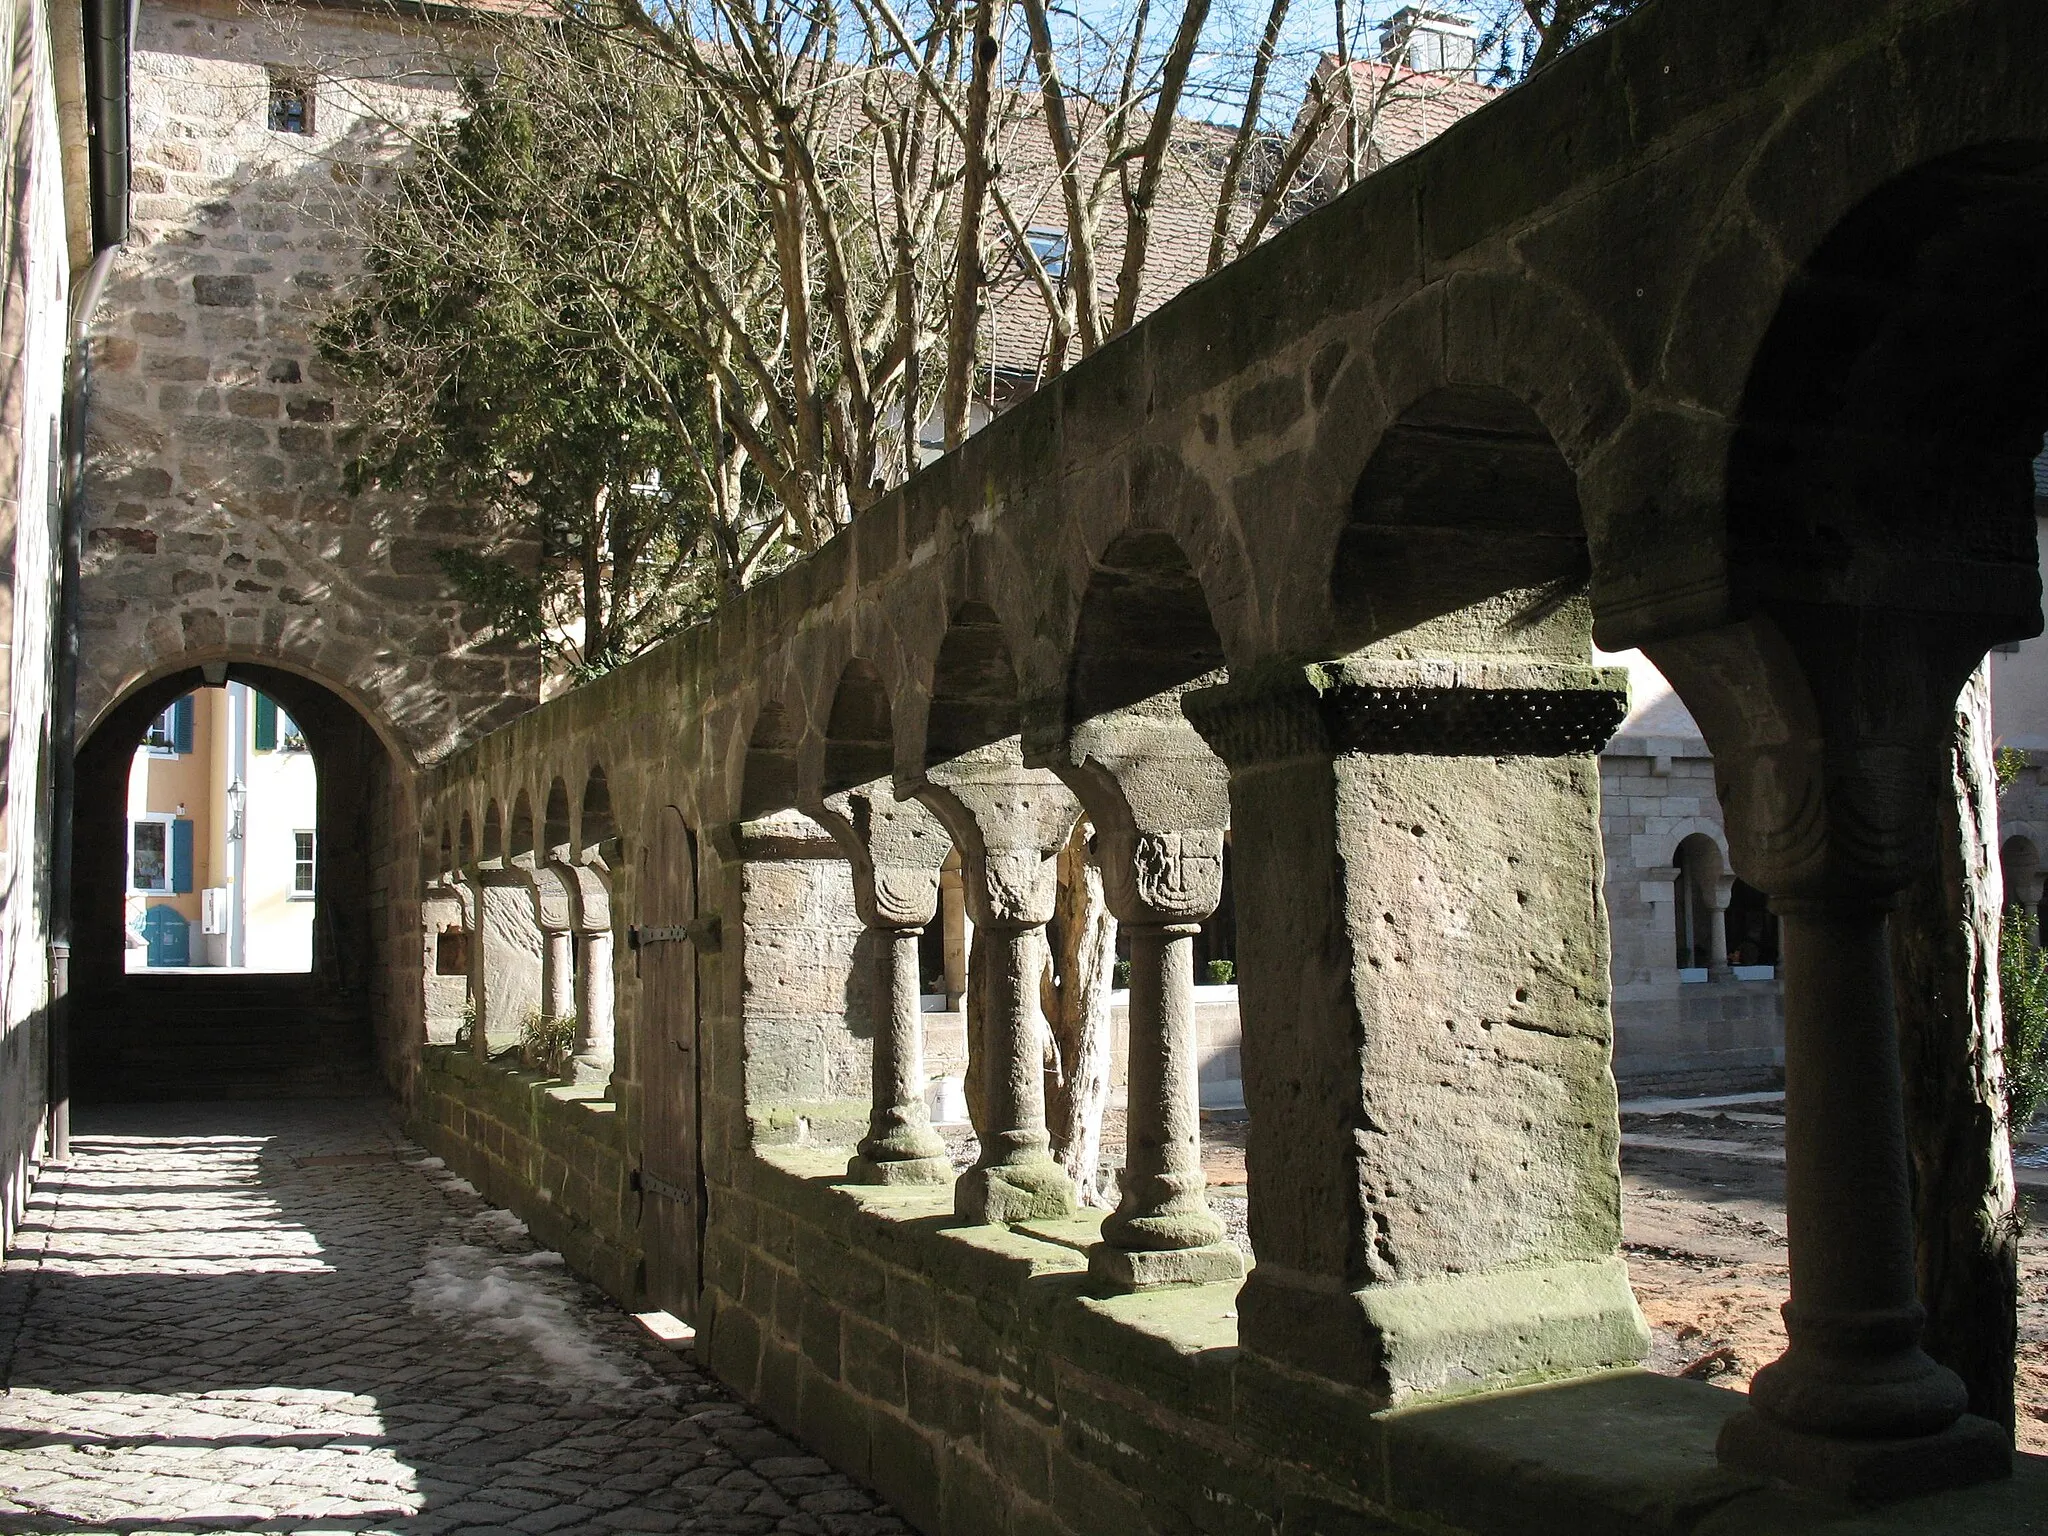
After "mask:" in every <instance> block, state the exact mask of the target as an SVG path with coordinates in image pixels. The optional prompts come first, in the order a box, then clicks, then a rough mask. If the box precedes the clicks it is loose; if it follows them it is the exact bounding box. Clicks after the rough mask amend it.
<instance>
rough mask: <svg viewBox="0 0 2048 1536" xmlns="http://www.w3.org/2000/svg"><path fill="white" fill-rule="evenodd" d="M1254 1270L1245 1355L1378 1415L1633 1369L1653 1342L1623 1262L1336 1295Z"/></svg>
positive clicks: (1243, 1318)
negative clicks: (1353, 1394)
mask: <svg viewBox="0 0 2048 1536" xmlns="http://www.w3.org/2000/svg"><path fill="white" fill-rule="evenodd" d="M1319 1279H1320V1277H1318V1276H1310V1275H1286V1274H1283V1273H1282V1272H1281V1271H1280V1269H1279V1267H1278V1266H1277V1265H1272V1264H1265V1263H1261V1264H1260V1265H1259V1266H1258V1267H1257V1268H1255V1269H1253V1270H1252V1272H1251V1275H1250V1278H1249V1279H1247V1280H1246V1282H1245V1286H1244V1289H1243V1290H1242V1291H1240V1292H1239V1293H1238V1302H1237V1310H1238V1318H1239V1324H1238V1338H1239V1341H1240V1342H1241V1344H1242V1345H1243V1347H1244V1348H1245V1349H1246V1350H1248V1351H1250V1352H1253V1353H1256V1354H1259V1355H1263V1356H1264V1357H1265V1358H1267V1359H1268V1360H1272V1361H1275V1362H1277V1363H1278V1364H1281V1365H1285V1366H1291V1367H1293V1368H1294V1369H1295V1370H1298V1371H1302V1372H1305V1373H1307V1374H1309V1375H1312V1376H1321V1377H1324V1378H1326V1379H1329V1380H1333V1381H1340V1382H1344V1383H1347V1384H1349V1385H1352V1386H1357V1387H1361V1388H1364V1389H1365V1390H1366V1391H1367V1392H1369V1393H1372V1394H1373V1395H1374V1396H1376V1397H1378V1398H1379V1399H1380V1400H1381V1401H1382V1402H1383V1403H1384V1404H1387V1405H1393V1404H1398V1403H1403V1402H1412V1401H1417V1400H1420V1399H1423V1398H1428V1397H1433V1396H1442V1395H1445V1394H1448V1393H1461V1392H1471V1391H1477V1390H1483V1389H1486V1388H1492V1387H1505V1386H1513V1385H1517V1384H1520V1383H1524V1382H1532V1381H1540V1380H1543V1379H1545V1378H1554V1377H1560V1376H1569V1375H1575V1374H1578V1373H1580V1372H1584V1371H1594V1370H1605V1369H1609V1368H1611V1367H1614V1366H1622V1365H1634V1364H1636V1363H1637V1362H1638V1361H1640V1360H1641V1359H1642V1358H1643V1357H1644V1356H1645V1355H1647V1354H1648V1353H1649V1352H1650V1331H1649V1329H1648V1327H1647V1326H1645V1324H1644V1322H1643V1315H1642V1313H1641V1312H1640V1311H1638V1310H1637V1308H1636V1299H1635V1295H1634V1293H1633V1292H1631V1291H1630V1290H1629V1284H1628V1266H1627V1265H1626V1264H1625V1263H1623V1261H1622V1260H1621V1259H1620V1258H1613V1259H1597V1260H1582V1261H1578V1262H1574V1263H1565V1264H1548V1265H1545V1266H1543V1267H1542V1268H1540V1269H1510V1270H1500V1271H1496V1272H1494V1273H1491V1274H1487V1273H1481V1274H1474V1275H1453V1276H1447V1277H1445V1278H1442V1279H1436V1280H1424V1281H1418V1282H1416V1283H1415V1284H1412V1285H1384V1286H1371V1287H1368V1288H1366V1289H1364V1290H1360V1291H1340V1290H1334V1289H1330V1288H1327V1285H1326V1284H1319V1283H1318V1281H1319Z"/></svg>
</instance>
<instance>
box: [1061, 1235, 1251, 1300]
mask: <svg viewBox="0 0 2048 1536" xmlns="http://www.w3.org/2000/svg"><path fill="white" fill-rule="evenodd" d="M1088 1278H1089V1279H1090V1280H1092V1281H1094V1282H1095V1284H1096V1286H1097V1287H1098V1288H1099V1289H1101V1290H1105V1291H1115V1292H1119V1293H1121V1292H1127V1291H1156V1290H1159V1289H1161V1288H1162V1287H1165V1286H1169V1285H1214V1284H1218V1283H1221V1282H1223V1281H1236V1280H1242V1279H1243V1278H1244V1255H1243V1254H1241V1253H1239V1252H1238V1251H1237V1244H1235V1243H1229V1242H1224V1243H1205V1244H1203V1245H1202V1246H1201V1247H1199V1248H1158V1249H1132V1248H1115V1247H1112V1246H1111V1245H1110V1244H1108V1243H1096V1244H1095V1245H1094V1246H1093V1247H1091V1248H1090V1249H1089V1250H1088Z"/></svg>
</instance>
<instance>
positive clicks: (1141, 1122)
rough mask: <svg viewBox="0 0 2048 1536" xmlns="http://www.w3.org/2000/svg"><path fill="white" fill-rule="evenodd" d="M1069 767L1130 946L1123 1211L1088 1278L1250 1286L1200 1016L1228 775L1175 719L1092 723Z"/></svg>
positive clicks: (1152, 710) (1153, 715) (1154, 712)
mask: <svg viewBox="0 0 2048 1536" xmlns="http://www.w3.org/2000/svg"><path fill="white" fill-rule="evenodd" d="M1167 702H1168V704H1169V706H1172V705H1173V702H1174V701H1172V700H1170V699H1169V700H1168V701H1167ZM1062 756H1063V758H1064V762H1063V763H1062V765H1061V767H1060V768H1059V770H1058V771H1059V773H1060V776H1061V777H1062V778H1063V779H1065V780H1066V782H1067V784H1068V786H1069V787H1070V788H1072V789H1073V791H1074V792H1075V794H1076V795H1077V796H1079V798H1080V800H1081V803H1082V804H1083V805H1084V806H1085V807H1086V808H1087V811H1088V816H1089V819H1090V820H1091V821H1092V822H1093V823H1094V825H1095V844H1096V850H1097V859H1098V862H1099V863H1100V865H1101V868H1102V885H1103V895H1104V898H1105V900H1106V901H1107V903H1108V905H1109V909H1110V911H1111V912H1112V913H1113V914H1115V916H1116V919H1117V921H1118V922H1119V923H1121V924H1122V925H1123V926H1124V930H1125V932H1126V933H1127V934H1128V935H1129V936H1130V942H1131V988H1130V993H1131V995H1130V1048H1129V1070H1128V1075H1127V1083H1128V1093H1127V1102H1128V1105H1129V1109H1128V1117H1127V1125H1128V1131H1127V1136H1126V1142H1125V1154H1124V1167H1123V1169H1122V1171H1121V1172H1120V1173H1119V1174H1118V1176H1117V1185H1118V1189H1119V1190H1120V1192H1121V1198H1120V1199H1119V1201H1118V1204H1117V1208H1116V1210H1115V1211H1114V1212H1112V1213H1111V1214H1110V1216H1109V1217H1108V1218H1107V1219H1106V1220H1105V1221H1104V1222H1103V1223H1102V1241H1101V1242H1100V1243H1098V1244H1096V1245H1095V1247H1093V1248H1092V1249H1090V1250H1089V1254H1088V1269H1089V1273H1090V1275H1091V1276H1092V1277H1093V1278H1094V1279H1095V1281H1096V1282H1097V1283H1098V1284H1099V1285H1101V1286H1103V1287H1106V1288H1108V1289H1112V1290H1121V1291H1133V1290H1145V1289H1150V1288H1152V1287H1155V1286H1161V1285H1174V1284H1200V1283H1204V1282H1209V1281H1232V1280H1238V1279H1242V1278H1243V1276H1244V1261H1243V1259H1242V1257H1241V1256H1240V1255H1239V1253H1238V1251H1237V1245H1236V1244H1234V1243H1232V1242H1231V1241H1230V1240H1229V1239H1228V1238H1227V1237H1226V1236H1225V1235H1224V1232H1223V1226H1222V1223H1220V1222H1219V1221H1217V1219H1216V1218H1215V1216H1214V1215H1213V1214H1212V1213H1211V1212H1210V1210H1209V1205H1208V1200H1207V1197H1206V1188H1207V1180H1206V1178H1205V1177H1204V1175H1203V1172H1202V1146H1201V1087H1200V1083H1199V1081H1198V1076H1199V1073H1198V1068H1197V1062H1196V1040H1195V1017H1194V988H1195V952H1194V939H1195V935H1196V934H1198V933H1200V932H1201V924H1202V920H1203V919H1204V918H1206V917H1208V916H1209V915H1210V914H1211V913H1213V912H1214V911H1215V910H1216V905H1217V903H1218V902H1219V901H1220V900H1221V899H1222V896H1223V834H1224V832H1225V830H1226V829H1227V828H1228V827H1229V824H1230V794H1229V786H1228V782H1227V779H1226V775H1225V773H1224V769H1223V765H1222V764H1221V763H1220V762H1218V761H1217V760H1216V757H1215V755H1214V754H1213V753H1211V752H1210V751H1209V750H1208V748H1207V747H1206V746H1204V745H1203V743H1202V740H1201V738H1200V737H1199V736H1198V735H1197V734H1196V733H1195V731H1194V729H1193V728H1192V727H1191V726H1189V725H1188V724H1187V721H1186V719H1185V717H1184V716H1182V715H1181V714H1180V712H1179V710H1178V708H1177V707H1173V708H1172V712H1171V713H1170V714H1168V713H1164V712H1162V711H1160V710H1159V709H1158V708H1157V707H1156V706H1148V707H1141V709H1139V710H1133V711H1128V712H1121V713H1119V714H1116V715H1107V716H1102V717H1099V718H1096V719H1093V720H1089V721H1086V722H1083V723H1082V724H1081V725H1080V726H1079V727H1077V728H1076V730H1075V732H1074V734H1073V738H1072V740H1071V741H1070V742H1069V744H1068V746H1067V749H1066V751H1065V752H1064V753H1063V754H1062Z"/></svg>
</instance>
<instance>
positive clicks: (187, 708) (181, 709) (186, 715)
mask: <svg viewBox="0 0 2048 1536" xmlns="http://www.w3.org/2000/svg"><path fill="white" fill-rule="evenodd" d="M193 713H194V711H193V707H192V695H191V694H189V693H188V694H186V695H185V697H183V698H182V699H180V700H178V702H177V703H175V704H173V705H172V706H171V746H172V748H173V749H174V750H176V751H179V752H190V751H191V750H192V716H193Z"/></svg>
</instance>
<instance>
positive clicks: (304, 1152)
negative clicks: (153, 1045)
mask: <svg viewBox="0 0 2048 1536" xmlns="http://www.w3.org/2000/svg"><path fill="white" fill-rule="evenodd" d="M73 1145H74V1151H75V1154H76V1156H75V1159H74V1163H73V1166H72V1167H71V1168H70V1169H69V1170H67V1171H57V1170H52V1171H50V1172H49V1173H48V1174H47V1175H46V1176H45V1178H44V1180H43V1182H42V1184H41V1185H40V1187H39V1188H38V1190H37V1193H36V1196H35V1199H34V1202H33V1204H32V1207H31V1210H30V1212H29V1217H28V1220H27V1223H26V1224H25V1226H24V1229H23V1235H22V1240H21V1244H20V1246H19V1249H18V1251H17V1253H16V1255H15V1257H14V1258H13V1259H12V1260H11V1261H10V1262H9V1263H8V1264H7V1265H6V1267H5V1269H4V1271H0V1366H4V1383H5V1393H4V1396H0V1532H4V1533H6V1536H15V1533H28V1532H58V1531H62V1532H115V1531H140V1532H150V1533H158V1532H165V1533H168V1532H195V1533H197V1532H225V1531H258V1532H278V1533H285V1532H298V1531H305V1532H316V1531H317V1532H342V1531H351V1532H403V1533H407V1536H438V1533H441V1532H455V1531H463V1532H478V1533H481V1532H487V1531H502V1532H520V1533H524V1536H595V1533H599V1532H602V1533H606V1536H610V1533H613V1532H619V1531H673V1532H688V1533H699V1532H704V1533H710V1532H719V1533H731V1536H766V1533H768V1532H790V1533H803V1536H896V1533H907V1529H908V1528H907V1527H905V1526H904V1525H903V1523H902V1522H901V1521H900V1520H899V1519H898V1518H896V1516H895V1515H893V1514H892V1513H890V1512H889V1511H888V1510H887V1509H886V1508H884V1507H882V1506H881V1505H879V1504H878V1503H877V1502H876V1500H875V1498H874V1496H873V1495H872V1494H870V1493H868V1492H866V1491H865V1490H864V1489H862V1488H860V1487H859V1486H857V1485H856V1484H854V1483H853V1482H851V1481H850V1480H849V1479H847V1478H845V1477H842V1476H840V1475H839V1474H837V1473H835V1472H833V1471H832V1470H831V1469H830V1468H829V1467H828V1466H826V1464H825V1463H824V1462H822V1461H819V1460H817V1459H816V1458H815V1457H812V1456H809V1455H806V1454H805V1453H804V1452H803V1451H802V1450H801V1449H800V1448H799V1447H797V1446H795V1445H793V1444H791V1443H790V1442H789V1441H788V1440H786V1439H784V1438H783V1437H782V1436H781V1435H779V1434H777V1433H776V1432H775V1431H774V1430H773V1429H771V1428H769V1427H768V1426H767V1425H766V1424H764V1423H763V1421H761V1420H760V1419H759V1418H757V1417H755V1416H754V1415H753V1414H752V1413H751V1412H750V1411H748V1410H747V1409H746V1408H744V1407H742V1406H740V1405H739V1404H738V1403H737V1402H736V1401H735V1400H734V1399H732V1398H731V1397H730V1396H728V1395H727V1394H726V1393H725V1392H724V1391H723V1390H722V1389H721V1388H719V1387H718V1386H717V1385H716V1384H714V1383H713V1382H712V1381H711V1380H710V1379H709V1378H708V1377H707V1376H705V1375H703V1374H702V1373H701V1372H699V1371H698V1370H697V1369H696V1368H695V1367H694V1366H693V1365H692V1364H691V1363H689V1361H688V1360H687V1359H686V1358H679V1357H677V1356H674V1355H672V1354H670V1353H668V1352H667V1351H665V1350H663V1349H660V1348H658V1347H656V1346H654V1345H653V1344H651V1343H649V1342H646V1341H645V1340H644V1339H643V1337H642V1335H641V1334H640V1331H639V1329H638V1328H637V1326H636V1325H635V1324H634V1323H633V1322H632V1320H631V1319H630V1318H628V1317H626V1316H625V1315H624V1314H623V1313H622V1312H620V1311H619V1310H618V1309H617V1308H616V1307H615V1306H613V1305H612V1304H611V1303H610V1302H609V1301H607V1300H606V1299H605V1298H604V1297H603V1296H602V1295H601V1294H600V1293H599V1292H597V1291H596V1290H595V1289H593V1288H591V1287H589V1286H587V1285H585V1284H583V1283H582V1282H580V1281H578V1280H577V1279H576V1278H575V1277H574V1276H572V1275H570V1274H569V1273H568V1272H567V1271H566V1270H565V1269H563V1267H562V1265H561V1261H560V1260H559V1259H558V1258H556V1257H555V1256H554V1255H552V1254H547V1253H544V1252H539V1251H537V1250H536V1249H535V1246H534V1244H533V1242H532V1240H531V1239H530V1238H528V1237H527V1235H526V1230H525V1228H524V1227H523V1226H521V1225H520V1224H519V1223H518V1222H517V1221H516V1220H514V1219H513V1218H512V1217H511V1216H509V1215H508V1214H507V1213H505V1212H503V1211H500V1210H496V1209H494V1208H492V1207H491V1206H488V1205H486V1204H485V1203H484V1202H483V1201H482V1200H481V1199H479V1198H478V1196H477V1194H476V1192H475V1191H474V1190H473V1189H471V1188H470V1186H469V1185H467V1184H465V1183H463V1182H462V1181H461V1180H460V1179H457V1178H455V1177H454V1176H453V1175H451V1174H450V1173H449V1172H448V1171H447V1170H446V1169H445V1168H443V1167H442V1166H441V1164H440V1163H439V1162H438V1161H436V1160H434V1159H432V1158H429V1157H427V1156H425V1154H424V1153H422V1152H421V1151H420V1149H419V1148H418V1147H416V1146H413V1145H411V1144H410V1143H408V1142H406V1141H405V1139H404V1138H403V1136H402V1134H401V1133H400V1131H399V1130H398V1128H397V1126H396V1125H395V1123H394V1122H393V1120H392V1119H391V1117H390V1114H389V1112H388V1110H386V1109H385V1108H384V1107H383V1106H381V1105H377V1104H370V1103H356V1102H326V1103H306V1102H300V1103H278V1104H257V1105H179V1106H168V1107H155V1106H126V1107H121V1108H119V1109H104V1110H100V1111H97V1112H87V1113H85V1114H84V1115H82V1116H81V1123H80V1126H79V1130H78V1134H77V1135H76V1137H75V1138H74V1143H73Z"/></svg>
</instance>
